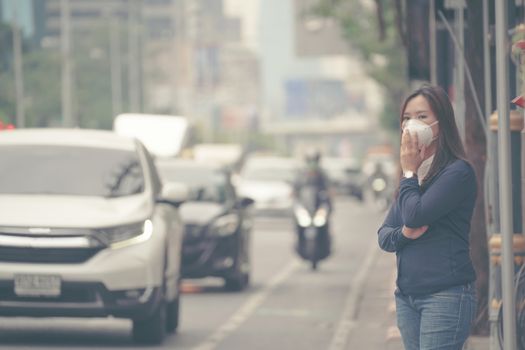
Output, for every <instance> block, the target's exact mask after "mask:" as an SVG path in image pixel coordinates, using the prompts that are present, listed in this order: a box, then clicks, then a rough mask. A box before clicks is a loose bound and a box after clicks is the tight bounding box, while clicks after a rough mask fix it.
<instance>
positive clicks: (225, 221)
mask: <svg viewBox="0 0 525 350" xmlns="http://www.w3.org/2000/svg"><path fill="white" fill-rule="evenodd" d="M237 227H239V218H238V217H237V215H235V214H229V215H224V216H221V217H219V218H217V220H215V222H214V223H213V224H212V225H211V230H210V231H211V233H212V234H213V235H216V236H221V237H224V236H230V235H233V234H234V233H235V231H236V230H237Z"/></svg>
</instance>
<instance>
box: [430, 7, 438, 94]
mask: <svg viewBox="0 0 525 350" xmlns="http://www.w3.org/2000/svg"><path fill="white" fill-rule="evenodd" d="M435 6H436V4H435V0H430V8H429V21H428V26H429V36H430V43H429V44H430V82H431V83H432V85H437V83H438V81H437V67H436V58H437V57H436V9H435Z"/></svg>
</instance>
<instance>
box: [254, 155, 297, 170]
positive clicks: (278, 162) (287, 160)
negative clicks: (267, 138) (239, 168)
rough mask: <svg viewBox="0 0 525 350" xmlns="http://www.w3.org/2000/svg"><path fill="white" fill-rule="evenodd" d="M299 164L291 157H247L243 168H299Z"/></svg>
mask: <svg viewBox="0 0 525 350" xmlns="http://www.w3.org/2000/svg"><path fill="white" fill-rule="evenodd" d="M300 165H301V162H300V160H299V159H297V158H292V157H280V156H267V155H263V156H260V155H252V156H250V157H248V159H247V160H246V162H245V167H268V166H274V167H290V168H295V167H299V166H300Z"/></svg>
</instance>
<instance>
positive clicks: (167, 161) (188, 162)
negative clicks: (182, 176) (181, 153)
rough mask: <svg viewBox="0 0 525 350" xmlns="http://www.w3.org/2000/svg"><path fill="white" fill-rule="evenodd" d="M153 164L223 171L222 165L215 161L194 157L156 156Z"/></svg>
mask: <svg viewBox="0 0 525 350" xmlns="http://www.w3.org/2000/svg"><path fill="white" fill-rule="evenodd" d="M155 164H156V165H157V166H159V167H166V168H169V167H174V168H181V167H183V168H189V169H208V170H215V171H225V168H224V166H222V165H221V164H220V163H215V162H204V161H198V160H195V159H182V158H156V159H155Z"/></svg>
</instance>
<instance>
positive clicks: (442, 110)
mask: <svg viewBox="0 0 525 350" xmlns="http://www.w3.org/2000/svg"><path fill="white" fill-rule="evenodd" d="M417 96H423V97H424V98H425V100H427V102H428V104H429V106H430V108H431V109H432V112H434V115H435V116H436V118H437V120H438V121H439V123H438V125H439V135H438V138H437V144H436V153H435V156H434V160H433V161H432V165H431V166H430V169H429V171H428V174H427V176H426V177H425V178H424V179H423V182H422V187H425V185H426V184H430V182H431V180H432V179H433V178H434V176H436V175H437V174H438V173H439V172H440V171H441V170H442V169H443V168H445V167H446V166H447V165H448V164H450V163H452V162H453V161H455V160H457V159H463V160H466V155H465V149H464V148H463V143H462V142H461V138H460V137H459V132H458V127H457V125H456V119H455V118H454V110H453V109H452V104H451V103H450V99H449V97H448V95H447V93H446V92H445V91H444V90H443V89H442V88H441V87H439V86H434V85H428V84H425V85H423V86H421V87H420V88H419V89H417V90H415V91H414V92H412V93H411V94H410V95H409V96H408V97H407V98H406V99H405V102H404V103H403V107H402V108H401V114H400V125H401V124H402V123H403V114H404V113H405V109H406V107H407V104H408V102H410V100H412V99H413V98H415V97H417Z"/></svg>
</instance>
